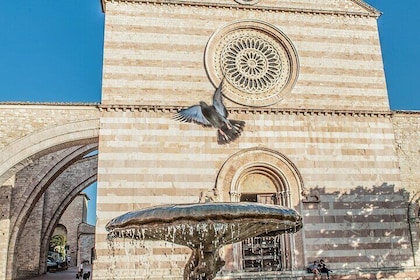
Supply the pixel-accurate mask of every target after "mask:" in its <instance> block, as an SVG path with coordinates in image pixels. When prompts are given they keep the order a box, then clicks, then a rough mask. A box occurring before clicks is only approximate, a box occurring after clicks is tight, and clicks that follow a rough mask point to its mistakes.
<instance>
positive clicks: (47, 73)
mask: <svg viewBox="0 0 420 280" xmlns="http://www.w3.org/2000/svg"><path fill="white" fill-rule="evenodd" d="M308 1H310V0H308ZM366 2H367V3H368V4H370V5H372V6H374V7H375V8H377V9H378V10H380V11H381V12H383V15H382V16H381V17H380V18H379V21H378V23H379V33H380V39H381V45H382V52H383V60H384V67H385V73H386V79H387V86H388V94H389V99H390V105H391V109H393V110H420V98H419V89H420V77H419V73H420V71H419V66H420V51H419V50H420V31H419V30H420V28H419V27H420V17H419V16H418V15H419V13H420V1H419V0H404V1H395V0H367V1H366ZM104 18H105V16H104V14H103V13H102V11H101V5H100V0H67V1H64V0H36V1H29V0H13V1H3V2H2V4H1V8H0V39H1V43H0V65H1V67H0V77H1V78H0V81H1V83H0V102H8V101H30V102H100V98H101V79H102V54H103V50H102V48H103V28H104ZM95 191H96V190H95V189H94V188H90V189H89V190H88V195H89V196H90V197H91V198H92V201H91V203H90V205H94V203H95V202H96V200H95V199H96V193H95ZM94 219H95V218H94V214H92V211H90V216H89V219H88V220H89V222H90V223H93V222H94Z"/></svg>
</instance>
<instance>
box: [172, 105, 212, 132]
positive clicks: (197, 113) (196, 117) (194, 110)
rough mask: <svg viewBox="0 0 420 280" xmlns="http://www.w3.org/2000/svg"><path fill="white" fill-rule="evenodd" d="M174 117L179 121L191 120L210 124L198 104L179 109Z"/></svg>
mask: <svg viewBox="0 0 420 280" xmlns="http://www.w3.org/2000/svg"><path fill="white" fill-rule="evenodd" d="M174 119H175V120H178V121H181V122H189V123H191V122H192V123H197V124H201V125H203V126H208V127H210V126H211V124H210V122H209V121H208V120H207V119H206V118H205V117H204V115H203V113H202V112H201V107H200V105H194V106H191V107H188V108H186V109H182V110H181V111H179V112H178V113H176V114H175V116H174Z"/></svg>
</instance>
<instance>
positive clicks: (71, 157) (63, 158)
mask: <svg viewBox="0 0 420 280" xmlns="http://www.w3.org/2000/svg"><path fill="white" fill-rule="evenodd" d="M68 133H69V134H71V132H68ZM92 133H93V134H95V133H97V132H90V133H89V137H92ZM76 134H78V133H77V132H76ZM82 134H84V135H86V133H82ZM82 134H78V135H79V137H81V135H82ZM68 137H69V139H70V141H69V142H62V141H61V140H64V139H62V135H61V136H58V137H54V136H51V138H54V139H55V140H57V142H55V144H57V145H56V146H51V147H48V148H46V150H45V151H39V150H37V149H36V148H35V149H33V152H36V153H37V154H34V155H29V157H28V158H27V159H24V160H22V162H21V163H19V164H18V165H15V167H16V166H18V168H10V169H9V171H12V172H13V173H14V174H15V173H16V172H17V171H18V170H22V169H23V168H24V167H25V166H27V165H28V163H29V162H34V161H35V160H36V159H39V158H41V157H42V156H45V155H49V154H54V157H53V160H52V162H50V163H49V164H48V165H46V166H45V167H44V168H42V169H41V170H40V171H39V172H38V173H37V174H34V175H33V176H32V177H33V178H30V180H29V181H30V183H29V184H28V186H27V187H26V190H25V191H24V193H23V194H22V195H21V197H20V202H19V204H18V205H17V206H15V209H14V211H13V212H12V213H16V214H14V215H12V217H11V219H10V220H11V223H10V225H11V226H10V234H9V246H8V252H7V268H6V271H7V274H6V275H7V276H6V277H7V278H6V279H13V277H14V276H15V275H16V268H15V267H14V263H16V262H15V261H14V260H15V257H16V248H17V245H18V241H19V236H20V234H21V232H22V229H23V228H24V225H25V224H26V222H27V219H28V216H29V214H30V213H31V212H32V210H33V207H34V206H35V204H36V203H37V201H38V200H39V199H40V197H42V195H43V193H44V192H45V191H46V189H47V188H48V187H49V186H50V185H51V184H52V183H53V182H54V181H55V180H56V179H57V178H58V177H59V176H60V174H62V173H63V172H64V171H65V170H66V169H68V168H69V167H70V166H72V165H74V164H75V163H77V162H78V161H80V160H83V157H84V156H85V155H87V154H89V153H90V152H92V151H94V150H97V145H98V144H97V138H95V137H94V138H87V139H83V138H80V139H78V140H74V139H75V138H77V137H74V138H73V137H72V136H71V135H68ZM30 138H32V137H29V138H28V139H26V140H27V141H22V142H25V143H26V145H30V144H31V141H29V140H30ZM59 139H61V140H59ZM46 141H47V142H48V140H46ZM38 142H39V141H38ZM83 143H90V144H85V145H80V144H83ZM41 146H43V145H41ZM63 147H64V149H63ZM28 149H29V147H28ZM91 159H93V160H94V161H95V163H94V166H95V168H94V170H93V171H92V172H90V173H89V172H88V174H87V175H88V177H89V178H85V179H84V180H83V182H85V183H82V182H79V183H77V184H75V182H73V183H72V184H73V186H72V188H70V189H71V191H72V192H71V193H68V197H67V198H66V199H65V200H63V201H61V203H59V204H58V205H59V208H58V209H57V215H58V216H57V215H56V216H55V218H53V219H52V220H53V225H55V223H56V222H57V221H58V220H59V218H60V217H61V215H62V213H63V212H64V210H65V208H66V207H67V206H68V204H69V203H70V202H71V201H72V199H73V198H74V197H75V196H76V195H77V194H78V193H79V192H80V191H81V190H83V189H84V188H86V187H87V186H89V185H90V184H92V183H93V182H95V181H96V175H97V156H94V157H91ZM60 207H61V208H60ZM63 207H64V208H63ZM63 209H64V210H63ZM50 224H51V221H50ZM46 228H47V230H49V232H48V234H49V235H51V233H52V229H53V228H52V229H51V226H50V225H48V226H46ZM49 235H48V236H49ZM47 248H48V240H47V241H45V240H44V244H42V247H41V249H40V252H41V253H43V254H41V255H40V264H39V266H40V271H41V272H42V271H44V269H45V262H44V261H42V260H43V259H45V258H46V256H47V255H46V254H47V253H46V252H45V250H47Z"/></svg>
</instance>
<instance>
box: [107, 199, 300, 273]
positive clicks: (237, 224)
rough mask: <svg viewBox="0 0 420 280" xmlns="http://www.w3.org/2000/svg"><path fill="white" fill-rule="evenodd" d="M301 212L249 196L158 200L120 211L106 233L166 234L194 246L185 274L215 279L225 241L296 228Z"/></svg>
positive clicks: (111, 235) (116, 235)
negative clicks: (166, 202) (165, 202)
mask: <svg viewBox="0 0 420 280" xmlns="http://www.w3.org/2000/svg"><path fill="white" fill-rule="evenodd" d="M301 227H302V217H301V216H300V215H299V214H298V213H297V212H296V211H295V210H293V209H290V208H286V207H283V206H279V205H271V204H261V203H253V202H211V203H191V204H172V205H159V206H155V207H150V208H144V209H140V210H138V211H132V212H129V213H126V214H123V215H121V216H119V217H116V218H114V219H112V220H111V221H110V222H109V223H108V224H107V226H106V229H107V230H108V231H109V238H119V237H124V238H134V239H141V240H145V239H149V240H165V241H168V242H172V243H175V244H179V245H183V246H187V247H189V248H190V249H191V250H192V253H191V256H190V258H189V260H188V261H187V264H186V265H185V269H184V279H186V280H187V279H188V280H197V279H213V278H214V277H215V276H216V273H217V272H218V271H220V269H221V268H222V267H223V265H224V264H225V262H224V260H223V259H222V258H221V257H220V255H219V249H220V248H222V247H223V246H224V245H227V244H232V243H235V242H240V241H243V240H245V239H247V238H251V237H255V236H259V235H272V236H275V235H278V234H282V233H285V232H291V233H294V232H297V231H299V230H300V229H301Z"/></svg>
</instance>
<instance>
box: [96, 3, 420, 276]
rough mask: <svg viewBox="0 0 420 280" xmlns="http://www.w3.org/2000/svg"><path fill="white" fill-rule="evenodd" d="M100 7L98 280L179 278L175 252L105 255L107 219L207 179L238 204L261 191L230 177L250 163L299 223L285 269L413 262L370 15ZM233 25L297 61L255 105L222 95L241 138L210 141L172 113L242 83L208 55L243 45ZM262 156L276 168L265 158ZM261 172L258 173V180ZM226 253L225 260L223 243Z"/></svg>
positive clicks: (190, 194)
mask: <svg viewBox="0 0 420 280" xmlns="http://www.w3.org/2000/svg"><path fill="white" fill-rule="evenodd" d="M103 2H104V9H105V13H106V32H105V45H104V68H103V69H104V70H103V71H104V79H103V95H102V106H101V107H102V109H103V111H102V115H101V130H100V144H99V147H100V148H99V153H100V155H101V157H100V159H99V162H98V164H99V166H98V178H99V182H98V209H100V211H99V213H98V223H97V231H96V250H97V255H98V256H97V261H96V262H95V266H94V269H95V278H96V279H107V278H110V277H118V278H120V279H131V278H133V277H135V275H137V273H144V274H145V275H148V277H149V278H150V279H162V278H168V279H175V278H176V274H177V273H181V272H182V263H184V262H185V259H186V254H185V250H184V249H182V248H178V247H176V246H168V245H167V244H164V243H158V242H157V243H153V244H147V245H145V248H144V249H135V248H131V249H127V248H130V245H129V244H128V241H126V242H124V241H121V243H122V245H121V244H118V243H117V244H115V245H114V246H115V247H113V250H114V252H113V255H115V258H114V259H110V258H108V252H109V245H108V243H107V242H106V235H107V232H106V231H105V229H104V226H105V224H106V223H107V222H108V221H109V220H110V219H112V218H113V217H115V216H118V215H119V214H122V213H124V212H127V211H131V210H135V209H138V208H142V207H147V206H151V205H156V204H166V203H191V202H196V201H197V197H198V196H199V194H200V192H201V191H203V190H207V189H211V188H213V187H216V188H218V190H219V192H220V193H221V194H222V195H221V197H222V200H223V201H238V200H239V199H240V196H241V194H242V193H249V192H251V193H252V192H258V191H259V190H258V189H255V188H254V189H252V187H248V186H247V185H246V184H243V181H241V180H240V179H238V178H245V177H247V176H251V175H252V174H251V173H247V172H246V171H244V170H246V168H248V166H251V167H252V169H253V170H259V171H260V172H261V173H262V174H266V175H265V176H268V175H267V174H273V173H274V174H277V175H276V176H278V177H277V178H276V179H275V180H278V181H279V182H280V183H279V184H272V185H270V184H269V186H268V188H267V189H266V191H267V192H269V193H274V194H285V195H288V196H290V200H289V201H288V205H287V206H289V207H293V208H295V209H296V210H298V211H299V212H300V213H301V214H302V215H303V217H304V228H303V230H302V231H301V232H299V233H297V234H295V236H293V237H290V240H289V241H290V244H291V247H290V248H286V251H287V252H285V253H284V254H285V255H283V256H282V257H285V258H288V259H289V261H288V263H287V265H286V266H285V267H284V268H285V269H284V270H285V271H284V272H283V273H288V272H287V271H290V273H291V271H301V272H303V268H304V267H305V266H306V265H307V264H308V263H309V262H312V261H313V260H316V259H319V258H324V259H326V260H327V262H328V263H329V264H330V266H331V267H332V269H333V270H335V271H341V270H343V271H344V270H345V271H347V272H348V271H349V270H352V271H362V270H366V271H370V272H369V273H374V271H376V270H378V269H379V270H380V269H385V268H386V269H387V268H393V267H400V268H401V267H405V268H407V269H408V268H410V267H412V266H414V264H415V263H414V260H413V250H412V249H411V248H412V246H411V245H412V244H411V237H410V227H409V225H408V223H407V209H408V207H409V200H410V197H411V196H412V194H411V193H410V191H411V190H410V189H405V188H403V185H402V184H401V183H402V180H401V176H404V174H402V173H401V171H400V170H401V169H400V164H399V160H400V157H401V156H400V155H399V153H398V152H397V150H396V142H395V125H400V124H401V125H402V123H405V122H404V121H405V119H406V118H407V117H408V116H401V117H400V118H401V123H399V124H396V121H397V120H398V119H399V118H397V119H393V117H395V116H396V115H395V114H393V112H391V111H390V109H389V104H388V98H387V92H386V84H385V77H384V72H383V64H382V56H381V51H380V44H379V38H378V31H377V18H378V16H379V13H378V12H377V11H376V10H375V9H373V8H372V7H369V6H368V5H366V4H364V3H363V2H362V1H351V0H329V1H316V2H313V1H252V3H251V2H250V1H206V2H205V3H198V2H192V1H103ZM244 2H245V3H244ZM309 2H310V3H309ZM232 26H233V27H232ZM261 26H264V27H261ZM273 30H274V31H273ZM229 32H231V33H229ZM234 32H238V34H242V35H243V37H246V38H251V39H249V40H248V42H250V43H249V44H250V45H249V46H251V45H252V44H253V43H252V42H259V43H258V44H268V45H270V44H274V45H275V42H276V40H277V39H278V38H279V37H281V36H283V37H282V38H283V40H288V41H287V44H286V43H285V44H284V45H287V46H291V49H292V51H290V52H289V53H288V55H289V58H290V59H292V57H294V56H296V58H295V61H297V63H298V64H297V65H296V64H293V63H290V64H288V66H286V67H290V69H291V70H290V71H292V72H293V71H298V75H297V76H298V77H297V78H296V81H295V84H294V85H293V87H292V88H291V89H289V92H287V93H286V94H284V95H282V96H281V98H279V100H278V102H275V103H270V104H268V103H264V102H263V105H264V107H261V106H259V105H260V104H261V103H260V101H258V99H259V98H263V97H261V96H264V95H261V96H257V97H255V96H252V94H248V95H242V97H243V98H238V99H236V98H235V95H229V94H228V95H227V98H226V99H225V104H226V105H227V107H228V109H229V113H230V118H232V119H238V120H243V121H245V122H246V128H245V131H244V132H243V135H242V136H241V137H240V139H239V140H238V141H236V142H235V143H232V144H230V145H227V146H220V145H217V143H216V141H215V140H216V139H215V134H216V132H215V130H213V129H203V128H201V127H199V126H197V125H195V124H185V123H179V122H176V121H174V120H173V119H171V118H172V116H173V114H174V113H176V112H177V111H178V110H179V109H180V108H185V107H187V106H191V105H193V104H197V103H198V101H200V100H204V101H206V102H208V101H210V100H211V97H212V93H213V91H214V89H215V86H217V85H218V82H219V81H220V80H221V79H222V76H223V75H227V77H226V83H228V84H229V85H227V86H226V88H224V89H227V91H229V87H238V83H241V81H239V82H238V81H237V80H234V79H233V78H232V77H229V73H231V72H229V71H230V69H231V68H229V65H224V64H223V63H228V61H227V62H223V61H222V60H223V58H220V57H222V56H223V55H224V54H225V53H224V50H219V49H218V48H220V47H226V44H232V45H234V44H235V43H236V42H238V41H239V40H240V39H232V37H233V38H236V37H234V36H236V35H235V34H234ZM241 32H242V33H241ZM260 33H263V35H261V36H260V37H258V36H259V35H260ZM220 34H222V35H220ZM231 34H233V35H231ZM267 34H268V35H267ZM277 34H281V35H277ZM238 36H239V35H238ZM270 36H271V37H270ZM256 37H258V38H256ZM239 38H241V37H239ZM254 38H256V39H254ZM285 38H286V39H285ZM218 40H219V41H218ZM223 40H225V41H223ZM229 40H230V41H229ZM235 40H236V41H235ZM226 41H228V42H229V43H224V42H226ZM245 41H246V40H245V39H243V42H245ZM280 41H281V40H280ZM272 42H274V43H272ZM249 46H248V47H249ZM252 46H255V45H252ZM241 47H242V45H241ZM252 48H254V49H253V50H254V51H255V52H254V53H258V51H257V50H255V49H258V48H257V47H249V49H252ZM249 49H247V50H243V51H244V52H246V51H249ZM273 49H276V47H273ZM273 52H276V51H273ZM213 53H218V54H220V57H217V56H214V55H212V54H213ZM240 55H242V53H239V52H238V56H240ZM227 56H228V55H227ZM280 57H281V55H280ZM256 60H257V59H256ZM254 62H255V63H258V61H254ZM217 63H220V64H221V65H219V66H218V65H217ZM246 63H248V61H247V62H246ZM248 66H250V64H248ZM234 67H241V66H238V65H235V66H232V68H234ZM250 67H253V66H250ZM242 70H243V69H242ZM223 71H226V72H223ZM243 71H245V70H243ZM235 73H236V72H235ZM237 73H242V72H241V70H240V69H239V70H238V71H237ZM235 75H236V74H235ZM273 75H276V73H274V74H273ZM281 75H283V74H281ZM281 75H280V77H281ZM238 76H239V74H238ZM229 79H230V80H229ZM267 83H270V81H267ZM239 86H241V85H239ZM250 96H251V97H250ZM253 98H254V100H252V99H253ZM247 99H251V100H250V101H249V102H248V100H247ZM244 100H245V101H244ZM256 100H257V101H256ZM413 117H414V118H415V117H417V114H414V116H413ZM405 124H406V125H407V124H408V123H405ZM410 128H411V129H410V130H409V131H411V133H413V134H416V135H418V129H417V128H416V127H415V126H414V127H413V126H411V127H410ZM404 130H405V129H404ZM416 144H417V146H416V147H418V143H416ZM416 144H415V145H416ZM415 145H414V146H415ZM408 149H409V150H410V151H412V153H413V154H414V155H418V151H417V150H416V148H415V149H414V150H413V149H412V147H410V148H408ZM269 159H273V162H278V163H279V164H272V165H269V164H265V162H266V161H267V160H269ZM281 159H283V160H281ZM261 162H264V164H262V163H261ZM281 162H291V163H292V166H293V168H287V167H286V166H284V167H282V165H281ZM122 166H124V168H121V167H122ZM227 166H229V167H227ZM413 172H414V173H413ZM408 174H410V175H409V176H414V177H416V175H415V174H417V171H414V170H413V169H410V170H409V171H407V173H406V175H408ZM265 176H264V175H263V176H259V177H257V176H254V179H255V180H257V181H259V182H261V183H262V182H266V181H267V180H266V179H267V177H265ZM281 178H285V179H284V181H282V180H281ZM235 180H237V181H235ZM293 182H297V183H293ZM254 185H258V183H257V184H254ZM308 192H309V193H311V192H312V193H317V194H318V197H319V198H318V199H317V200H316V201H309V202H307V199H306V198H305V197H302V195H301V193H308ZM116 197H119V198H120V199H121V200H123V201H124V203H121V201H119V200H116V199H115V198H116ZM349 240H350V243H349ZM118 246H121V247H118ZM148 247H150V248H148ZM123 248H125V250H124V249H123ZM151 250H152V251H153V253H151V252H150V251H151ZM224 254H225V257H227V258H228V259H229V251H225V252H224ZM229 260H230V263H229V264H228V265H227V266H225V268H224V271H223V272H222V273H223V274H224V275H231V276H230V277H232V278H233V279H235V277H238V276H235V274H234V271H237V270H238V269H239V270H240V269H241V264H240V263H238V261H236V263H235V260H234V258H232V259H229ZM180 268H181V270H180ZM232 273H233V274H232ZM293 273H295V272H293ZM179 275H180V274H179ZM249 277H252V276H249Z"/></svg>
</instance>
